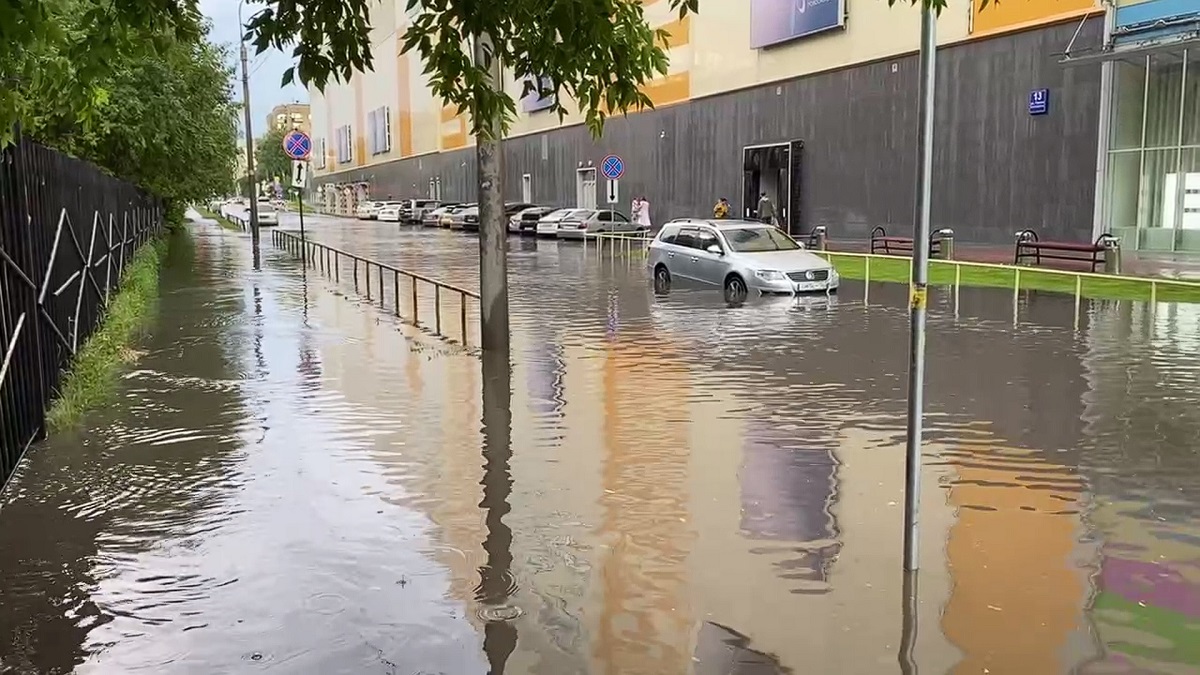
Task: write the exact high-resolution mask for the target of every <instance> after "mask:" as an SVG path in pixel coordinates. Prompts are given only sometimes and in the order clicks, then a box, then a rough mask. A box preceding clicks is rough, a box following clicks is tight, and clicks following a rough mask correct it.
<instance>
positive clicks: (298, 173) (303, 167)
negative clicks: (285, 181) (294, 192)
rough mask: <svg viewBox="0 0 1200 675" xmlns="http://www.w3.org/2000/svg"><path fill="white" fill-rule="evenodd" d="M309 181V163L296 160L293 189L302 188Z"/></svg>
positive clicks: (293, 171) (293, 163)
mask: <svg viewBox="0 0 1200 675" xmlns="http://www.w3.org/2000/svg"><path fill="white" fill-rule="evenodd" d="M307 181H308V162H305V161H303V160H299V159H298V160H296V161H294V162H292V187H297V188H302V187H304V185H305V183H307Z"/></svg>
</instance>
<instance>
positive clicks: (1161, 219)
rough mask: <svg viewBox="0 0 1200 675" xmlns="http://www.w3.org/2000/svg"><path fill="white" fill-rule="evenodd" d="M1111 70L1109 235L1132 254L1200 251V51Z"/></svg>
mask: <svg viewBox="0 0 1200 675" xmlns="http://www.w3.org/2000/svg"><path fill="white" fill-rule="evenodd" d="M1113 67H1114V72H1113V94H1112V96H1113V100H1112V119H1111V125H1110V129H1111V132H1110V136H1109V155H1108V185H1107V186H1105V188H1106V189H1105V193H1106V200H1107V205H1106V210H1105V211H1106V220H1107V225H1108V231H1110V232H1112V233H1113V234H1115V235H1117V236H1119V237H1121V239H1122V243H1123V244H1124V245H1125V246H1126V247H1130V248H1136V249H1139V250H1151V251H1193V252H1200V49H1189V50H1183V51H1182V53H1174V54H1172V53H1161V52H1160V53H1156V54H1150V55H1145V56H1142V57H1139V58H1137V59H1136V60H1133V59H1131V60H1128V61H1119V62H1116V63H1114V65H1113Z"/></svg>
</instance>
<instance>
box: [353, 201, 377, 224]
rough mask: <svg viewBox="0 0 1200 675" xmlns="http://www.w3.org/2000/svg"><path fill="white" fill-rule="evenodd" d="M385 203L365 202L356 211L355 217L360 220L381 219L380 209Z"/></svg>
mask: <svg viewBox="0 0 1200 675" xmlns="http://www.w3.org/2000/svg"><path fill="white" fill-rule="evenodd" d="M382 204H383V202H363V203H361V204H359V205H358V208H356V209H354V217H355V218H358V219H359V220H374V219H376V218H378V217H379V207H380V205H382Z"/></svg>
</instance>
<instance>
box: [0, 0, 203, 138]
mask: <svg viewBox="0 0 1200 675" xmlns="http://www.w3.org/2000/svg"><path fill="white" fill-rule="evenodd" d="M201 30H202V28H201V16H200V13H199V11H198V10H197V7H196V0H83V1H81V0H0V143H3V142H7V141H8V140H9V139H10V138H11V135H12V131H13V126H14V124H15V123H16V122H28V121H29V120H30V119H31V118H35V117H38V116H41V115H45V114H50V115H56V114H59V113H61V112H62V111H64V110H65V111H68V112H69V113H70V114H71V115H72V116H74V117H75V118H76V119H77V120H79V122H80V123H81V124H83V125H84V126H85V127H86V126H88V125H90V124H91V123H93V122H94V121H95V120H96V119H97V112H98V109H99V107H100V106H101V105H103V103H104V101H105V97H106V93H105V91H104V89H103V87H102V86H101V83H102V80H103V79H104V78H106V77H108V76H109V75H110V74H111V69H112V67H113V66H114V64H115V63H117V62H119V61H120V59H121V58H122V57H124V56H128V55H130V54H134V53H154V52H157V51H160V50H161V49H163V48H164V47H165V46H167V45H169V44H170V43H171V42H174V41H176V40H178V41H182V42H195V41H197V40H198V39H199V37H200V35H201ZM50 102H52V105H50V108H51V110H49V111H48V110H47V108H46V106H47V104H48V103H50Z"/></svg>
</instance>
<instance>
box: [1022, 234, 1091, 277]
mask: <svg viewBox="0 0 1200 675" xmlns="http://www.w3.org/2000/svg"><path fill="white" fill-rule="evenodd" d="M1110 238H1112V235H1111V234H1102V235H1100V236H1099V237H1097V238H1096V241H1094V242H1091V243H1090V244H1089V243H1087V242H1080V241H1041V240H1039V239H1038V236H1037V232H1034V231H1033V230H1021V231H1020V232H1018V233H1017V247H1016V251H1015V253H1014V254H1013V264H1015V265H1020V264H1021V261H1023V260H1025V261H1027V260H1029V259H1032V260H1033V264H1034V265H1040V264H1042V260H1066V261H1073V262H1085V263H1090V264H1091V266H1092V271H1093V272H1095V271H1096V266H1097V265H1103V264H1104V260H1105V252H1106V251H1107V247H1106V245H1105V244H1106V242H1107V241H1108V240H1109V239H1110Z"/></svg>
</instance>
